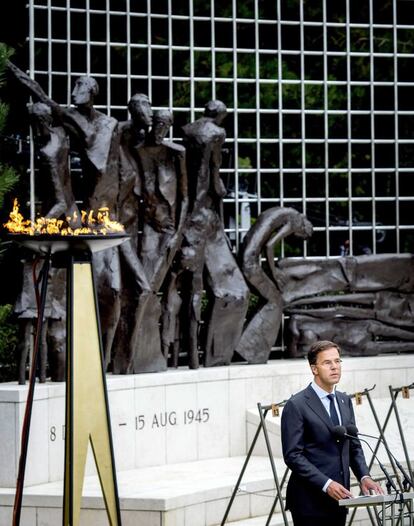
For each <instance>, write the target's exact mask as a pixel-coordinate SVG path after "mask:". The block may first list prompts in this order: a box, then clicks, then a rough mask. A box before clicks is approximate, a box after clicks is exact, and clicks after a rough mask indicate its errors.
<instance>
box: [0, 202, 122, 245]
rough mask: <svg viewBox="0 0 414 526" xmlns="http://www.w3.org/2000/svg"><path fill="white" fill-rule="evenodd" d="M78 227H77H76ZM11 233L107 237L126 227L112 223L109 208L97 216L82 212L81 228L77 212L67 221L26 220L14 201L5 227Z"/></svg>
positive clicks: (46, 218)
mask: <svg viewBox="0 0 414 526" xmlns="http://www.w3.org/2000/svg"><path fill="white" fill-rule="evenodd" d="M74 225H76V226H74ZM3 226H4V227H5V228H6V229H7V230H8V231H9V232H10V233H13V234H27V235H30V236H35V235H38V234H49V235H52V236H53V235H60V236H80V235H84V234H94V235H101V236H102V235H106V234H113V233H116V232H124V231H125V230H124V227H123V226H122V225H121V223H118V222H117V221H112V220H111V218H110V216H109V208H107V207H103V208H99V210H98V212H97V213H96V215H95V211H94V210H90V211H89V212H86V211H84V210H82V212H81V226H78V217H77V214H76V212H75V213H74V214H73V216H72V217H71V216H68V217H66V219H56V218H52V217H38V218H36V220H35V221H31V220H30V219H25V218H24V217H23V215H22V214H21V213H20V212H19V201H18V200H17V199H14V202H13V210H12V211H11V212H10V214H9V220H8V221H7V223H4V225H3Z"/></svg>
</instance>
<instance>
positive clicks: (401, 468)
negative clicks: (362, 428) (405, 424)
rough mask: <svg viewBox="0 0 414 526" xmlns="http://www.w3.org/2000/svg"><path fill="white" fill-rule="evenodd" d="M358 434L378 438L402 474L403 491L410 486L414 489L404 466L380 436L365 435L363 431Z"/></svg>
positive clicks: (407, 489)
mask: <svg viewBox="0 0 414 526" xmlns="http://www.w3.org/2000/svg"><path fill="white" fill-rule="evenodd" d="M358 435H360V436H363V437H367V438H373V439H374V440H380V441H381V442H382V444H383V445H384V447H385V450H386V451H387V453H388V456H390V457H392V459H393V460H394V462H395V465H396V466H397V468H398V469H399V470H400V472H401V474H402V476H403V479H404V481H403V483H402V484H403V488H404V491H409V489H410V487H411V488H413V489H414V485H413V481H412V479H411V478H410V477H409V475H408V473H407V472H406V471H405V469H404V467H403V466H402V465H401V463H400V462H399V461H398V459H397V458H396V456H395V455H394V454H393V453H392V452H391V450H390V448H389V447H388V445H387V443H386V442H384V441H383V440H382V438H381V437H374V436H372V435H367V434H365V433H359V432H358Z"/></svg>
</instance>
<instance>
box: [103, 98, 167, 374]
mask: <svg viewBox="0 0 414 526" xmlns="http://www.w3.org/2000/svg"><path fill="white" fill-rule="evenodd" d="M128 109H129V112H130V114H131V119H130V120H128V121H125V122H122V123H120V194H119V216H120V221H121V222H122V224H123V225H124V226H125V229H126V232H127V233H128V234H129V235H130V240H129V241H128V242H126V243H124V244H123V245H121V247H120V250H121V265H122V266H121V273H122V292H121V296H122V299H121V302H122V316H121V320H120V323H119V326H118V330H117V333H116V338H115V342H114V359H113V371H114V372H116V373H128V372H131V373H132V372H153V371H159V370H162V369H165V368H166V361H165V358H164V356H163V355H162V353H161V344H160V337H159V326H158V323H159V321H158V318H159V314H158V313H159V310H160V306H159V300H158V298H157V297H156V296H155V294H154V293H153V290H155V288H154V286H153V284H152V283H150V281H151V280H150V276H147V273H146V271H145V269H144V267H143V265H142V262H141V259H140V258H139V257H138V251H139V243H138V233H139V231H140V229H141V226H142V225H141V224H140V217H141V216H142V215H143V214H142V209H143V207H144V205H143V197H142V193H143V190H142V187H143V182H142V178H141V174H140V166H139V164H140V156H139V155H138V151H139V150H140V148H141V147H143V144H144V140H145V138H146V136H147V134H148V130H149V128H150V126H151V125H152V122H153V111H152V108H151V104H150V101H149V99H148V97H147V95H144V94H143V93H137V94H135V95H133V96H132V97H131V100H130V101H129V103H128ZM140 201H141V205H142V206H141V210H140ZM142 228H144V227H142ZM131 270H132V272H131ZM144 315H145V316H146V317H145V320H146V322H145V331H143V330H142V326H143V316H144ZM157 316H158V317H157ZM154 335H155V341H153V340H154Z"/></svg>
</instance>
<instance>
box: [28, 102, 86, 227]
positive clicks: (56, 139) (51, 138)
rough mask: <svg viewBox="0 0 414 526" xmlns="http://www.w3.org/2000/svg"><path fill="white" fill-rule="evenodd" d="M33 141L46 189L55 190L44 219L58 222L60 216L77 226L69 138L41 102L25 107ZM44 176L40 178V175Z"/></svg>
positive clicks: (77, 219)
mask: <svg viewBox="0 0 414 526" xmlns="http://www.w3.org/2000/svg"><path fill="white" fill-rule="evenodd" d="M28 110H29V115H30V121H31V126H32V129H33V135H34V141H35V144H36V145H37V146H38V155H39V158H40V162H41V166H40V172H41V174H42V171H46V172H47V173H46V177H47V178H48V179H50V181H48V182H47V184H46V185H44V186H46V187H47V188H49V187H50V184H49V183H50V182H51V183H52V187H53V190H54V194H53V197H52V201H53V204H52V206H51V208H50V210H49V211H48V212H47V213H46V217H49V218H59V217H61V216H62V215H63V216H65V217H67V216H70V217H71V218H72V222H71V224H72V225H73V226H75V227H76V226H79V225H80V213H79V209H78V207H77V205H76V203H75V196H74V195H73V190H72V181H71V178H70V171H69V137H68V136H67V134H66V131H65V129H64V128H63V127H62V126H56V125H54V123H53V117H52V110H51V109H50V107H49V106H48V105H46V104H44V103H43V102H36V103H34V104H30V105H29V106H28ZM42 175H43V174H42Z"/></svg>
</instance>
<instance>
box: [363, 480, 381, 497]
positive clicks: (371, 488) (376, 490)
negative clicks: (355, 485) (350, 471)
mask: <svg viewBox="0 0 414 526" xmlns="http://www.w3.org/2000/svg"><path fill="white" fill-rule="evenodd" d="M361 490H362V493H363V494H364V495H371V494H374V495H384V491H383V489H382V488H381V486H380V485H379V484H378V482H375V480H372V478H371V477H365V478H364V479H363V480H362V481H361Z"/></svg>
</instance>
